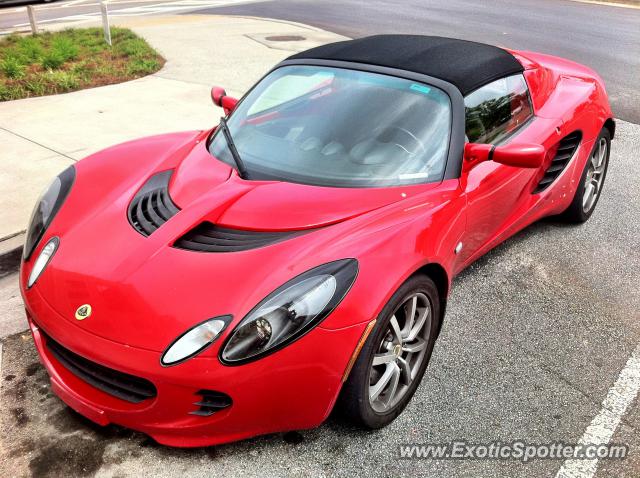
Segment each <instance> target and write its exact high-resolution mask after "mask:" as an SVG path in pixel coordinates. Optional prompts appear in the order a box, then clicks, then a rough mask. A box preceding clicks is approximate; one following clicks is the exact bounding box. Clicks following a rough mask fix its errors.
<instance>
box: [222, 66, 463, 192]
mask: <svg viewBox="0 0 640 478" xmlns="http://www.w3.org/2000/svg"><path fill="white" fill-rule="evenodd" d="M228 125H229V131H230V133H231V135H232V137H233V141H234V142H235V145H236V148H237V150H238V153H239V155H240V157H241V158H242V162H243V163H244V165H245V167H246V170H247V173H248V176H249V178H250V179H267V180H280V181H288V182H297V183H304V184H315V185H321V186H335V187H381V186H397V185H404V184H415V183H424V182H433V181H440V180H441V179H442V175H443V172H444V167H445V163H446V158H447V151H448V145H449V133H450V130H451V103H450V101H449V97H448V96H447V94H446V93H444V92H443V91H442V90H440V89H438V88H436V87H434V86H431V85H427V84H424V83H418V82H416V81H412V80H407V79H403V78H397V77H393V76H387V75H381V74H376V73H369V72H364V71H355V70H347V69H341V68H328V67H324V66H285V67H282V68H278V69H277V70H274V71H273V72H272V73H270V74H269V75H268V76H266V77H265V78H264V79H263V80H262V81H261V82H260V83H259V84H258V85H257V86H256V87H255V88H254V89H253V90H251V92H250V93H249V94H248V95H247V96H246V97H245V98H244V99H243V100H242V102H240V103H239V104H238V107H237V108H236V109H235V110H234V112H233V113H232V114H231V116H230V118H229V120H228ZM219 130H220V128H218V130H217V131H216V133H215V135H214V136H213V138H212V140H211V142H210V144H209V151H210V152H211V154H212V155H213V156H215V157H216V158H218V159H219V160H221V161H224V162H225V163H228V164H230V165H231V166H233V167H236V162H235V161H234V159H233V156H232V154H231V152H230V150H229V146H228V144H227V141H226V140H225V137H224V135H223V134H222V133H221V132H220V131H219Z"/></svg>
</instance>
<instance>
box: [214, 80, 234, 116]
mask: <svg viewBox="0 0 640 478" xmlns="http://www.w3.org/2000/svg"><path fill="white" fill-rule="evenodd" d="M211 101H213V104H214V105H216V106H220V107H221V108H222V109H223V110H224V114H226V115H228V114H229V113H230V112H231V111H233V109H234V108H235V107H236V105H237V104H238V100H237V99H236V98H232V97H231V96H227V92H226V91H225V90H224V88H222V87H220V86H214V87H213V88H211Z"/></svg>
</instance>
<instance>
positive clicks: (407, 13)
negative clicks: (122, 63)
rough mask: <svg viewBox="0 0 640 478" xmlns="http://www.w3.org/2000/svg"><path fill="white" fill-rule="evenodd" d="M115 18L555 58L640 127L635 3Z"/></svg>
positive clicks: (242, 5)
mask: <svg viewBox="0 0 640 478" xmlns="http://www.w3.org/2000/svg"><path fill="white" fill-rule="evenodd" d="M25 4H26V3H24V2H22V3H20V2H15V1H14V2H11V3H4V4H2V5H0V33H1V32H2V31H5V32H6V31H9V30H11V29H14V28H23V29H24V28H25V27H28V23H27V22H28V20H27V16H26V11H25V9H24V7H23V5H25ZM109 9H110V11H111V12H112V15H114V16H119V15H136V16H139V15H160V14H169V13H181V12H184V13H193V12H197V13H211V14H239V15H250V16H259V17H269V18H277V19H284V20H292V21H297V22H301V23H306V24H310V25H315V26H318V27H320V28H323V29H326V30H329V31H333V32H336V33H340V34H343V35H346V36H350V37H360V36H365V35H371V34H375V33H421V34H429V35H443V36H452V37H458V38H464V39H468V40H476V41H482V42H488V43H492V44H496V45H502V46H506V47H511V48H516V49H525V50H534V51H539V52H543V53H549V54H553V55H559V56H562V57H565V58H569V59H572V60H575V61H578V62H580V63H584V64H586V65H589V66H590V67H592V68H594V69H595V70H596V71H597V72H599V73H600V75H601V76H602V77H603V78H604V80H605V82H606V85H607V90H608V92H609V96H610V99H611V103H612V105H613V110H614V114H615V116H616V117H618V118H621V119H624V120H626V121H631V122H633V123H637V124H638V123H640V85H639V82H638V78H640V5H639V6H637V7H635V8H622V7H614V6H607V5H598V4H588V3H581V2H574V1H569V0H518V1H515V0H491V1H477V0H430V1H429V2H425V1H423V0H405V1H402V2H384V1H380V0H366V1H358V0H327V1H322V2H318V1H314V0H277V1H258V2H256V1H250V0H249V1H245V0H112V1H111V2H109ZM98 15H99V7H98V4H97V1H96V0H68V1H60V2H53V3H50V4H44V5H43V4H39V5H38V6H37V18H38V20H39V21H41V22H44V23H50V22H56V21H74V20H78V21H81V20H87V19H91V18H96V17H97V16H98Z"/></svg>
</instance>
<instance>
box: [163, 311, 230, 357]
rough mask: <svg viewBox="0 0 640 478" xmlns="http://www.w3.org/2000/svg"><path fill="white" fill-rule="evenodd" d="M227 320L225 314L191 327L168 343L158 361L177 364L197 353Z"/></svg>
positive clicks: (225, 324) (227, 316)
mask: <svg viewBox="0 0 640 478" xmlns="http://www.w3.org/2000/svg"><path fill="white" fill-rule="evenodd" d="M229 322H231V316H230V315H225V316H222V317H216V318H214V319H209V320H207V321H206V322H203V323H201V324H198V325H196V326H195V327H192V328H191V329H189V330H187V331H186V332H185V333H184V334H182V335H181V336H180V337H178V338H177V339H176V340H175V341H174V342H173V343H172V344H171V345H169V347H168V348H167V350H166V351H165V352H164V353H163V354H162V357H161V358H160V362H161V363H162V365H166V366H169V365H177V364H179V363H180V362H184V361H185V360H187V359H190V358H191V357H194V356H196V355H198V354H199V353H200V352H202V351H203V350H204V349H206V348H207V347H209V345H211V344H212V343H213V342H215V340H216V339H217V338H218V337H219V336H220V333H221V332H222V331H223V330H224V329H225V327H226V326H227V324H228V323H229Z"/></svg>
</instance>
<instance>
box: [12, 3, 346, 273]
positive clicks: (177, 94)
mask: <svg viewBox="0 0 640 478" xmlns="http://www.w3.org/2000/svg"><path fill="white" fill-rule="evenodd" d="M112 24H113V25H117V26H126V27H129V28H132V29H133V30H134V31H135V32H136V33H138V34H139V35H141V36H143V37H144V38H145V39H147V40H148V41H149V43H150V44H151V45H152V46H153V47H154V48H156V49H157V50H158V51H159V52H160V54H162V55H163V56H164V57H165V58H166V59H167V63H166V65H165V66H164V68H163V69H162V70H160V71H159V72H157V73H156V74H154V75H150V76H147V77H145V78H141V79H139V80H134V81H130V82H127V83H121V84H118V85H110V86H104V87H99V88H93V89H89V90H82V91H77V92H73V93H67V94H63V95H56V96H46V97H39V98H28V99H24V100H17V101H9V102H4V103H0V145H1V147H0V197H1V198H2V202H3V207H2V208H0V258H1V257H2V254H3V252H6V251H7V249H11V248H14V247H15V245H16V243H18V245H19V244H20V240H21V236H20V235H19V233H21V232H23V231H24V229H25V227H26V225H27V222H28V219H29V215H30V213H31V210H32V208H33V206H34V204H35V201H36V200H37V198H38V195H39V194H40V192H41V191H42V190H43V189H44V188H45V187H46V186H47V184H48V183H49V182H50V181H51V179H52V178H53V177H54V176H55V175H56V174H58V173H59V172H60V171H62V170H63V169H65V168H66V167H67V166H69V165H70V164H73V163H74V162H75V161H77V160H79V159H82V158H83V157H85V156H87V155H89V154H91V153H94V152H96V151H99V150H100V149H103V148H105V147H108V146H110V145H113V144H117V143H120V142H123V141H127V140H130V139H134V138H138V137H141V136H147V135H153V134H160V133H166V132H170V131H182V130H190V129H206V128H210V127H212V126H213V125H214V124H215V123H217V121H218V118H219V116H220V115H221V110H220V109H219V108H217V107H215V106H213V104H212V103H211V99H210V96H209V92H210V89H211V86H213V85H220V86H223V87H224V88H225V89H226V90H227V92H228V93H229V94H230V95H234V96H238V97H239V96H242V94H243V93H244V92H245V91H246V90H247V89H248V88H249V87H251V86H252V85H253V83H254V82H255V81H256V80H258V79H260V77H261V76H262V75H264V74H265V73H266V72H267V71H268V70H269V69H270V68H271V67H272V66H273V65H275V64H276V63H278V62H279V61H280V60H282V59H284V58H285V57H287V56H289V55H291V54H292V53H293V52H295V51H301V50H304V49H307V48H310V47H313V46H316V45H320V44H324V43H329V42H333V41H339V40H342V39H344V37H341V36H339V35H336V34H333V33H328V32H325V31H322V30H319V29H316V28H313V27H308V26H305V25H299V24H294V23H289V22H282V21H276V20H274V21H270V20H262V19H254V18H245V17H229V16H212V15H180V16H165V17H131V18H117V19H114V21H113V22H112ZM73 26H77V27H79V28H81V27H84V26H93V25H92V23H86V24H84V23H83V24H74V25H73ZM58 28H60V26H58ZM274 36H275V37H284V38H285V39H286V37H289V38H291V37H303V38H304V40H298V41H272V40H269V37H274ZM16 234H18V236H17V238H16ZM11 237H13V239H11V241H8V240H7V239H8V238H11ZM9 242H11V245H9ZM1 275H2V268H1V267H0V276H1Z"/></svg>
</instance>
